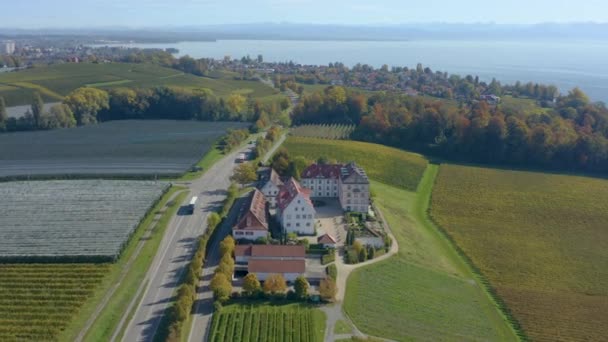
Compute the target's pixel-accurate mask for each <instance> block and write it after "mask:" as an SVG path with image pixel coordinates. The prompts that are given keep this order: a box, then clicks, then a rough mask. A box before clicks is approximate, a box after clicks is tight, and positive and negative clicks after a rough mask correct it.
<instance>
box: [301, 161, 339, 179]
mask: <svg viewBox="0 0 608 342" xmlns="http://www.w3.org/2000/svg"><path fill="white" fill-rule="evenodd" d="M341 168H342V165H341V164H312V165H310V166H309V167H307V168H306V169H304V171H302V173H301V177H302V178H324V179H338V178H340V169H341Z"/></svg>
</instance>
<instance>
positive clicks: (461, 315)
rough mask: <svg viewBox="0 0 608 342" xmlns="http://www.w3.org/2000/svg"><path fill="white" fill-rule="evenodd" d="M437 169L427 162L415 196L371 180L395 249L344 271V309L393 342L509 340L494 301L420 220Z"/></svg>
mask: <svg viewBox="0 0 608 342" xmlns="http://www.w3.org/2000/svg"><path fill="white" fill-rule="evenodd" d="M435 170H436V166H434V165H433V166H430V167H429V170H428V171H427V172H426V173H425V177H424V179H423V180H422V182H421V184H420V189H419V193H418V194H416V193H413V192H409V191H405V190H402V189H398V188H395V187H392V186H388V185H385V184H382V183H378V182H373V183H372V189H373V191H374V192H375V193H376V197H375V202H376V204H377V205H378V206H379V208H380V210H382V212H383V213H384V216H385V218H386V220H387V221H388V223H389V225H390V227H391V229H392V231H393V234H394V235H395V238H396V239H397V242H398V243H399V252H398V254H397V255H396V256H394V257H391V258H389V259H388V260H385V261H381V262H379V263H377V264H373V265H370V266H366V267H363V268H360V269H358V270H356V271H354V272H353V273H352V274H351V275H350V277H349V278H348V283H347V289H346V297H345V301H344V309H345V311H346V312H347V314H348V315H349V316H350V317H351V319H352V320H353V322H354V323H355V324H356V325H357V327H358V328H359V329H360V330H362V331H363V332H365V333H368V334H371V335H373V336H378V337H384V338H390V339H394V340H398V341H408V340H420V341H440V340H441V341H472V340H476V341H514V340H516V339H517V338H516V336H515V334H514V332H513V330H512V329H511V327H510V326H509V324H508V323H507V321H506V320H505V318H504V317H503V315H502V314H501V313H500V312H499V310H498V308H497V306H496V305H495V303H494V302H493V301H492V300H491V299H490V298H489V297H488V295H487V294H486V293H485V291H484V290H483V289H482V288H481V287H480V285H479V283H478V282H476V281H475V280H474V277H473V275H472V274H471V272H470V271H469V270H468V268H467V267H466V266H465V265H464V263H463V262H462V260H460V259H459V257H458V255H457V254H456V252H455V250H454V249H453V248H452V246H450V245H449V243H448V241H447V240H445V239H444V238H443V237H442V236H441V235H440V234H439V232H438V231H437V230H436V228H435V227H434V226H433V225H432V224H431V223H430V222H429V221H428V220H427V218H426V207H427V203H428V196H429V195H430V191H431V189H432V185H433V179H434V173H435V172H436V171H435Z"/></svg>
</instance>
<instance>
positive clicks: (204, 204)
mask: <svg viewBox="0 0 608 342" xmlns="http://www.w3.org/2000/svg"><path fill="white" fill-rule="evenodd" d="M250 148H251V146H247V147H245V148H242V149H239V150H237V151H235V152H232V153H230V154H229V155H227V156H226V157H224V158H222V159H221V160H220V161H218V162H217V163H215V164H214V165H213V166H212V167H211V168H210V169H209V170H208V171H207V172H205V173H204V174H203V176H202V177H201V178H199V179H196V180H194V181H192V182H188V183H184V184H183V185H186V186H187V187H188V188H189V189H190V196H188V197H187V199H186V201H185V202H189V201H190V198H191V197H192V196H198V198H199V200H198V204H197V207H196V210H195V212H194V214H192V215H183V214H182V213H181V211H180V213H178V215H177V216H175V217H173V218H172V219H171V221H170V222H169V226H168V227H167V231H166V233H165V236H164V237H163V240H162V242H161V245H160V246H159V249H158V252H157V254H156V256H155V258H154V261H153V262H152V265H151V266H150V269H149V270H148V273H147V275H146V278H145V280H144V281H143V283H146V281H147V287H146V288H145V290H144V295H143V298H142V300H141V301H140V303H139V304H138V305H137V307H136V310H135V314H134V315H133V318H132V319H131V321H130V322H129V324H128V325H127V327H126V330H125V334H124V335H123V339H122V340H123V341H129V342H131V341H152V340H153V339H154V336H155V335H156V333H157V332H158V327H159V323H160V322H161V319H162V317H163V315H164V313H165V310H166V309H167V307H169V305H170V304H171V303H172V301H173V299H174V298H173V297H174V293H175V290H176V289H177V287H178V286H179V280H180V278H181V276H182V275H183V273H184V271H185V269H186V267H187V266H188V262H189V261H190V260H191V259H192V256H193V254H194V251H195V249H196V242H197V238H198V237H199V236H200V235H201V234H203V233H204V231H205V229H206V224H205V222H207V216H208V215H209V213H211V212H213V211H215V210H217V208H218V207H219V206H221V204H222V201H223V200H224V198H225V197H226V190H227V189H228V186H229V185H230V180H229V177H230V176H231V175H232V170H233V169H234V167H235V162H234V160H235V158H236V156H237V154H238V153H240V152H244V151H245V150H248V149H250ZM183 204H186V203H183Z"/></svg>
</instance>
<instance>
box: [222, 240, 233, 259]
mask: <svg viewBox="0 0 608 342" xmlns="http://www.w3.org/2000/svg"><path fill="white" fill-rule="evenodd" d="M235 248H236V242H235V241H234V238H233V237H232V236H230V235H228V236H226V237H225V238H224V240H222V242H220V255H221V256H222V257H224V256H225V255H230V256H232V253H233V252H234V249H235Z"/></svg>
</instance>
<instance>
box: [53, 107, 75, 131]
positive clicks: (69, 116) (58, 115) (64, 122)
mask: <svg viewBox="0 0 608 342" xmlns="http://www.w3.org/2000/svg"><path fill="white" fill-rule="evenodd" d="M48 117H49V121H50V122H51V124H50V125H49V126H54V127H49V128H70V127H74V126H76V118H74V113H72V110H71V109H70V107H68V106H67V105H65V104H63V103H59V104H56V105H54V106H52V107H51V109H50V110H49V115H48Z"/></svg>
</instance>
